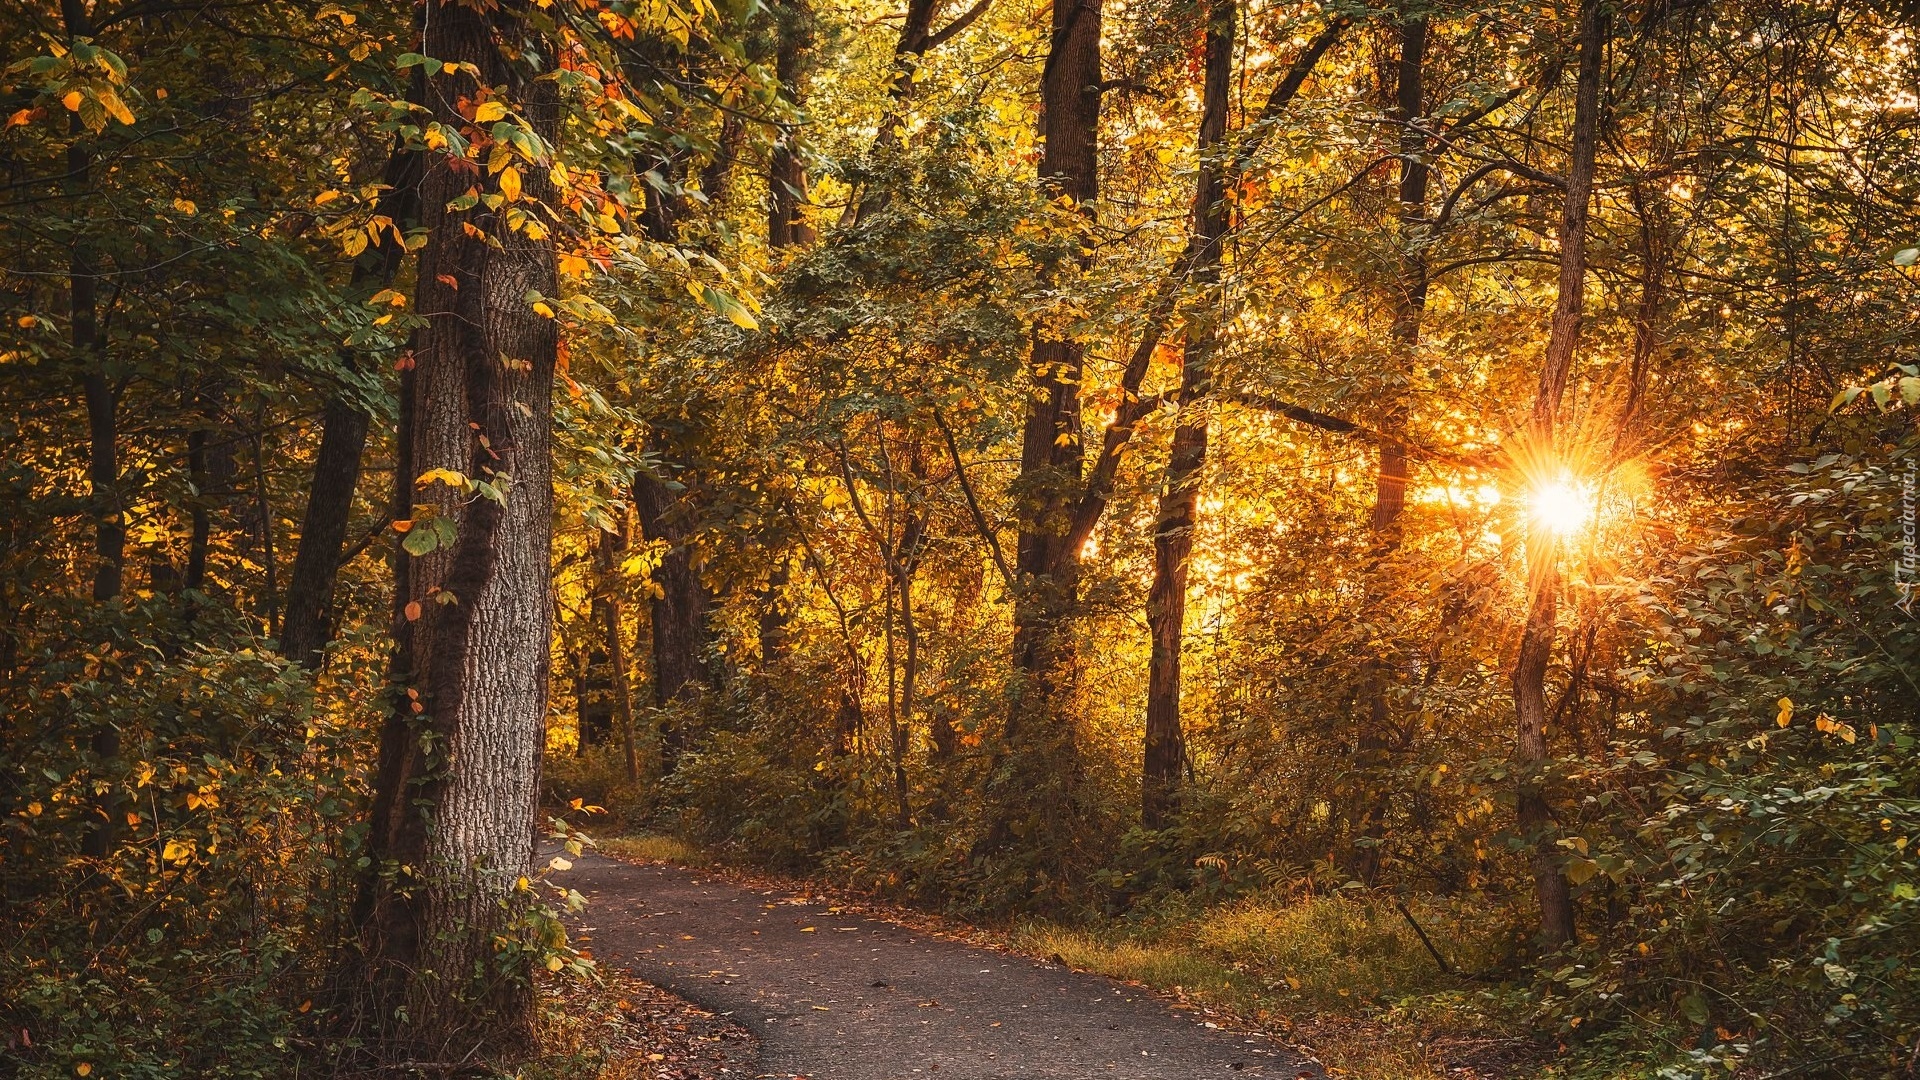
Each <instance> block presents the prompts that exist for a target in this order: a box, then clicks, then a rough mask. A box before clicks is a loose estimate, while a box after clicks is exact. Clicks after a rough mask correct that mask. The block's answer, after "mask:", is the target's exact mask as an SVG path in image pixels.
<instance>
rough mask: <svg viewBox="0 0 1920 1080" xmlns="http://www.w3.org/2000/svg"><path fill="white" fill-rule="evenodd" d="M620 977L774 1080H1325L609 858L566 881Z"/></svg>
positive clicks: (1149, 1018)
mask: <svg viewBox="0 0 1920 1080" xmlns="http://www.w3.org/2000/svg"><path fill="white" fill-rule="evenodd" d="M555 880H556V881H557V882H563V883H566V884H569V885H571V886H572V887H573V888H576V889H578V890H579V891H580V892H581V893H582V894H584V895H585V896H586V897H587V899H588V906H587V910H586V911H585V912H584V913H583V914H582V915H581V916H580V917H579V919H578V920H576V926H575V929H576V932H577V934H578V936H579V937H580V938H581V939H582V944H583V945H584V946H585V947H586V948H588V949H590V950H591V951H592V953H593V955H594V956H595V957H596V959H598V961H599V962H600V963H602V964H607V965H622V966H625V967H627V968H629V969H631V970H632V971H633V973H634V974H636V975H638V976H639V977H640V978H642V979H645V980H647V981H648V982H651V983H654V984H656V985H659V986H663V987H666V988H667V989H669V990H672V991H673V992H675V993H677V994H680V995H681V996H683V997H685V998H687V999H689V1000H691V1001H693V1002H696V1003H698V1004H699V1005H702V1006H704V1007H706V1008H708V1009H712V1010H714V1011H715V1012H724V1013H728V1014H730V1015H731V1016H732V1017H733V1018H734V1019H735V1020H737V1021H739V1022H740V1023H741V1024H742V1025H744V1026H745V1027H746V1028H747V1029H748V1030H750V1031H752V1032H753V1033H754V1034H755V1035H757V1036H758V1037H759V1038H760V1040H761V1055H762V1060H761V1066H760V1067H761V1070H762V1072H761V1075H763V1076H772V1077H806V1078H808V1080H910V1078H916V1077H917V1078H923V1080H929V1078H936V1077H937V1078H940V1080H1086V1078H1095V1077H1099V1078H1106V1077H1126V1078H1129V1080H1198V1078H1204V1077H1211V1076H1219V1077H1229V1076H1245V1077H1255V1076H1258V1077H1282V1078H1285V1080H1297V1078H1298V1077H1301V1076H1303V1075H1304V1076H1311V1077H1318V1076H1320V1075H1321V1071H1320V1069H1319V1067H1318V1066H1317V1065H1315V1064H1313V1063H1312V1062H1310V1061H1308V1060H1307V1059H1305V1058H1303V1057H1301V1056H1300V1055H1299V1054H1298V1053H1296V1052H1295V1051H1293V1050H1290V1049H1288V1048H1287V1047H1285V1046H1283V1045H1281V1044H1279V1043H1277V1042H1274V1041H1272V1040H1269V1039H1263V1038H1255V1037H1251V1036H1247V1035H1241V1034H1235V1033H1232V1032H1227V1031H1224V1030H1218V1029H1211V1028H1207V1027H1205V1026H1203V1025H1201V1024H1198V1023H1195V1022H1193V1021H1191V1020H1188V1019H1186V1018H1184V1017H1181V1016H1177V1015H1175V1014H1173V1013H1172V1012H1170V1011H1168V1010H1167V1009H1166V1008H1165V1007H1164V1006H1163V1005H1162V1004H1161V1003H1160V1002H1159V1001H1157V1000H1156V999H1155V998H1153V997H1152V996H1151V995H1150V994H1148V993H1146V992H1145V991H1142V990H1140V989H1138V988H1136V987H1131V986H1127V985H1125V984H1122V983H1118V982H1115V981H1113V980H1110V979H1105V978H1101V977H1099V976H1094V975H1084V974H1078V973H1075V972H1072V971H1068V970H1066V969H1064V968H1061V967H1058V966H1054V965H1048V964H1042V963H1038V962H1036V961H1033V960H1030V959H1027V958H1025V957H1022V956H1017V955H1012V954H1008V953H1000V952H992V951H988V950H985V949H978V948H974V947H971V946H968V945H963V944H960V943H958V942H954V941H947V940H943V939H940V938H934V937H929V936H927V935H926V934H924V933H922V932H919V931H916V930H910V929H908V928H906V927H903V926H899V925H896V924H894V923H890V922H883V921H879V920H875V919H871V918H864V917H860V916H855V915H851V914H835V913H834V912H833V911H831V910H829V908H828V907H827V906H826V905H823V904H817V903H809V902H806V901H805V900H804V899H803V898H798V897H795V896H794V895H793V894H791V893H788V892H785V891H782V890H768V891H761V890H757V889H748V888H742V887H740V886H738V885H734V884H731V883H729V882H726V881H723V880H719V879H716V878H714V877H710V876H708V875H705V874H702V873H700V872H699V871H695V870H687V869H683V868H680V867H674V866H664V865H646V866H641V865H634V864H631V863H625V862H619V861H616V860H613V859H609V858H605V857H603V856H598V855H587V856H585V857H583V858H581V859H579V860H577V861H575V863H574V866H573V869H572V870H570V871H567V872H565V873H561V874H559V875H557V876H556V879H555Z"/></svg>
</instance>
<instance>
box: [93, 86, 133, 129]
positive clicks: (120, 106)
mask: <svg viewBox="0 0 1920 1080" xmlns="http://www.w3.org/2000/svg"><path fill="white" fill-rule="evenodd" d="M99 96H100V104H101V105H103V106H105V107H106V110H107V115H108V116H111V117H113V118H114V119H115V120H118V121H120V122H121V123H123V124H127V125H129V126H131V125H132V124H133V110H132V109H129V108H127V103H126V102H124V101H121V100H120V95H119V94H116V93H114V92H113V91H111V90H105V91H102V92H101V93H100V95H99Z"/></svg>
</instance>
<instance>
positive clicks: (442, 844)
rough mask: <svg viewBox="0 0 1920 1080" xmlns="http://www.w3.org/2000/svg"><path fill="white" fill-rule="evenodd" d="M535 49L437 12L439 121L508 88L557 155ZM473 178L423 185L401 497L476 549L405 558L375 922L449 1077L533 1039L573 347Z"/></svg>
mask: <svg viewBox="0 0 1920 1080" xmlns="http://www.w3.org/2000/svg"><path fill="white" fill-rule="evenodd" d="M530 32H531V31H530V30H529V28H528V27H527V25H526V23H525V21H524V20H523V17H522V14H521V11H520V9H518V8H514V7H505V8H502V7H493V8H487V9H484V10H483V9H481V8H478V7H475V6H471V5H467V4H463V3H459V2H457V0H429V3H428V5H427V8H426V11H425V31H424V35H423V41H422V44H421V50H420V51H421V52H422V53H424V54H425V55H429V56H432V57H435V58H436V59H441V60H445V61H447V62H448V66H447V67H446V68H444V69H443V70H442V71H441V72H440V73H439V74H437V75H435V76H434V77H432V78H431V79H429V80H428V81H427V84H426V86H425V94H424V96H425V101H424V102H423V104H425V105H426V106H427V107H428V109H429V110H430V111H431V113H432V115H433V116H434V117H435V118H436V119H438V120H439V121H440V122H442V123H446V124H449V125H452V126H454V127H456V128H459V127H469V128H470V127H471V125H470V123H469V122H468V121H467V120H465V119H464V118H463V117H462V115H461V114H460V112H459V111H458V110H457V103H460V102H462V101H466V102H471V101H473V100H476V99H478V98H479V97H480V96H482V94H483V93H484V92H485V88H488V87H502V86H505V87H508V88H509V92H510V93H516V94H517V95H519V96H518V98H517V100H515V101H514V104H515V105H516V106H517V107H518V110H519V111H520V112H521V113H522V114H523V115H525V116H527V117H528V119H529V120H530V121H531V123H532V125H533V128H534V130H535V132H536V133H538V134H540V135H541V136H542V137H543V138H546V139H551V138H553V136H554V135H555V133H556V128H557V124H556V120H557V113H558V105H557V101H556V99H555V92H556V91H555V88H554V84H553V83H552V82H550V81H546V80H538V79H535V78H533V77H531V73H530V72H527V71H525V70H523V69H522V68H521V67H520V65H519V64H517V63H516V62H515V61H513V60H510V59H509V57H510V56H515V55H518V53H519V50H520V49H521V48H523V47H524V44H525V40H526V36H527V34H528V33H530ZM455 64H460V65H463V67H461V68H456V67H455V66H454V65H455ZM464 65H472V66H473V67H474V68H477V69H478V71H479V73H480V75H479V78H477V79H476V78H475V77H473V76H472V75H470V74H467V73H466V72H467V70H469V69H466V68H465V67H464ZM456 164H459V163H457V162H454V161H450V160H448V159H446V158H444V157H440V156H436V157H434V158H432V159H430V160H429V161H428V163H427V164H426V167H425V169H424V170H423V175H422V180H421V207H422V210H423V220H424V224H425V225H426V228H427V235H428V242H427V245H426V247H425V249H424V250H423V251H422V253H421V268H420V287H419V308H420V310H421V311H423V312H427V313H429V316H428V319H429V321H428V323H427V325H426V326H425V327H424V328H423V329H422V330H421V331H420V333H419V340H418V348H417V349H416V351H415V354H414V370H413V371H412V372H411V377H410V378H408V379H405V380H403V387H404V392H405V394H406V398H405V399H404V400H403V402H402V415H403V434H404V435H405V438H406V442H407V445H406V446H405V448H404V450H403V454H402V460H401V464H402V465H404V466H405V468H404V469H403V470H402V471H401V472H400V474H399V477H398V479H397V486H398V487H399V489H400V497H401V499H402V500H404V501H405V503H406V504H409V505H410V504H412V503H415V502H417V503H421V504H424V505H426V506H429V507H431V508H432V512H433V513H434V514H436V515H437V516H439V517H441V518H444V519H447V520H451V521H453V522H454V523H455V524H456V526H457V536H456V538H455V539H454V540H453V542H452V544H451V545H450V546H447V545H442V546H440V547H437V548H435V549H432V550H426V551H424V552H423V553H422V554H419V555H417V556H413V557H411V558H409V557H407V556H405V555H402V556H401V557H400V558H399V559H398V562H399V563H400V565H401V567H402V569H401V570H400V571H399V573H398V574H397V575H396V585H397V587H398V590H397V595H396V598H395V599H396V603H397V604H398V606H399V611H398V613H397V615H398V617H397V619H396V623H395V638H396V639H397V642H398V646H399V647H398V649H397V651H396V653H395V658H394V668H393V672H394V681H395V683H396V684H397V686H398V687H399V688H402V689H404V691H405V692H404V693H396V694H395V695H394V697H395V700H396V702H397V703H398V704H397V707H396V708H395V711H394V713H393V714H392V716H391V718H390V719H389V721H388V723H387V724H386V726H385V728H384V729H383V731H382V736H381V748H380V750H381V752H380V764H379V771H378V774H377V776H376V780H375V788H374V806H373V812H372V821H371V828H370V830H369V833H368V846H369V854H370V855H371V856H372V858H373V870H372V876H371V878H370V880H369V882H368V887H367V894H366V899H365V902H364V913H365V918H364V919H362V920H361V924H362V926H363V927H364V928H365V929H364V937H363V948H364V950H365V953H366V956H367V958H368V960H369V962H370V964H371V970H370V971H369V972H368V975H369V977H370V983H369V986H370V990H371V991H372V995H373V1000H372V1002H371V1003H370V1004H371V1005H372V1011H371V1013H370V1014H369V1015H370V1017H371V1018H372V1019H373V1021H374V1022H375V1023H376V1024H377V1025H378V1031H379V1034H380V1036H381V1038H382V1049H383V1050H385V1051H387V1052H388V1053H390V1054H394V1055H399V1054H405V1055H407V1056H409V1057H411V1058H413V1059H415V1060H430V1061H431V1060H462V1059H465V1058H466V1057H467V1056H468V1055H469V1054H470V1053H472V1052H474V1051H475V1049H476V1048H478V1049H480V1050H482V1051H485V1050H490V1049H500V1048H509V1047H514V1046H517V1045H522V1044H524V1043H525V1042H526V1041H527V1040H529V1039H530V1038H531V1028H532V1018H533V1009H532V1006H533V998H532V990H531V980H530V977H529V974H528V973H527V972H526V971H524V970H521V969H519V968H518V967H517V965H515V964H514V963H512V962H511V958H512V957H513V956H514V955H515V954H514V953H512V952H508V953H505V954H503V953H502V951H501V946H500V944H499V942H501V941H503V940H504V941H508V942H512V943H514V948H516V949H518V948H523V947H525V946H527V945H528V944H530V943H528V942H526V941H525V935H526V933H527V931H526V929H525V925H524V923H522V922H521V921H520V920H519V919H518V917H517V912H518V911H519V910H520V909H521V906H522V904H521V899H520V898H521V897H522V895H523V894H522V893H521V892H520V891H519V890H518V889H517V887H516V882H517V880H518V879H519V878H520V877H522V876H527V875H531V874H532V872H533V835H534V821H535V810H536V798H537V793H538V788H539V768H540V748H541V741H542V736H543V730H544V724H545V720H546V707H547V681H548V666H549V651H548V650H549V646H550V641H549V630H550V622H549V620H550V617H551V604H550V602H549V601H550V581H549V575H550V562H551V541H552V538H551V533H550V529H551V520H552V474H551V460H550V451H549V427H550V416H551V411H550V410H551V392H552V385H551V383H552V376H553V368H554V361H555V356H556V352H557V346H558V332H557V329H556V326H555V323H554V322H553V320H551V319H546V318H543V317H541V316H540V315H539V314H537V313H535V312H534V311H533V310H532V307H531V305H530V304H529V303H528V302H527V300H526V297H527V294H528V292H529V291H530V290H533V291H538V292H540V293H541V294H544V295H549V296H551V295H554V294H555V293H557V292H558V283H557V274H556V273H555V256H554V249H553V243H552V240H551V239H539V240H536V239H533V238H531V237H528V236H526V235H525V234H524V233H518V232H514V231H512V230H511V229H509V228H508V227H507V224H506V217H505V214H504V213H501V212H498V211H496V210H494V209H489V208H488V207H487V206H486V204H485V202H484V201H483V202H482V203H480V204H479V205H477V206H475V207H472V208H470V209H466V210H455V209H452V208H449V206H448V204H449V202H450V201H452V200H454V199H455V198H456V197H458V196H459V195H461V194H462V193H463V192H465V191H467V190H468V189H469V188H470V187H473V186H476V185H477V186H479V187H480V189H481V191H482V193H483V194H504V192H503V191H502V188H503V185H502V183H501V179H500V177H501V174H500V173H495V172H489V171H487V170H486V169H484V168H483V169H481V170H480V171H479V172H478V173H477V174H476V173H475V172H474V171H473V170H472V169H471V168H468V167H465V166H464V165H463V166H462V167H458V168H456V167H455V165H456ZM522 184H523V189H524V192H525V195H526V196H527V197H528V198H530V199H534V200H549V199H551V198H552V197H553V191H552V188H551V185H550V183H549V181H548V171H547V169H546V168H545V167H543V166H539V165H533V164H529V165H527V167H525V168H524V169H523V170H522ZM469 226H470V227H471V228H472V230H473V232H468V231H467V230H468V227H469ZM475 233H477V234H478V235H475ZM416 470H450V471H453V472H456V473H460V474H463V475H464V476H465V477H467V478H468V480H469V481H470V482H471V481H481V482H486V483H490V484H493V485H495V486H496V487H497V488H498V489H499V492H500V495H501V497H500V498H498V499H495V498H491V497H488V496H487V495H485V494H484V493H469V492H468V491H467V490H463V489H461V488H458V487H456V486H454V485H451V484H448V483H445V482H439V481H436V482H432V483H429V484H426V485H424V486H422V487H419V488H418V489H415V488H414V486H413V480H414V478H415V477H416V476H417V475H419V473H418V472H416ZM414 528H415V530H420V529H421V528H422V522H420V521H416V524H415V526H414ZM518 955H526V954H525V953H520V954H518ZM503 961H505V962H503ZM401 1018H404V1019H401Z"/></svg>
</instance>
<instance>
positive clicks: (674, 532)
mask: <svg viewBox="0 0 1920 1080" xmlns="http://www.w3.org/2000/svg"><path fill="white" fill-rule="evenodd" d="M633 506H634V510H635V511H636V512H637V514H638V516H639V519H640V529H641V535H643V536H644V537H645V538H646V539H647V540H648V541H649V542H655V543H660V542H664V543H666V544H667V545H668V547H667V552H666V554H664V555H662V556H661V558H660V564H659V566H657V567H656V568H655V569H654V572H653V582H654V585H655V586H657V593H656V595H655V596H654V598H653V602H652V604H651V605H650V611H651V615H652V621H653V703H654V704H655V705H656V706H660V707H662V708H665V707H666V706H668V705H671V704H673V703H674V702H677V701H681V700H683V699H685V698H687V697H689V696H691V695H693V694H694V693H695V692H697V691H698V689H699V688H700V687H702V686H704V685H705V684H706V682H707V678H706V667H705V654H706V645H707V642H706V632H707V613H708V609H709V608H710V606H711V601H710V600H709V598H708V596H707V591H706V587H705V586H704V585H703V584H702V583H701V581H700V572H699V570H698V569H696V568H695V567H694V565H693V550H692V548H691V547H690V546H689V545H688V543H687V539H688V536H689V533H690V530H689V529H688V528H687V522H686V520H685V512H686V507H685V506H684V505H682V504H680V503H679V502H678V500H676V499H675V498H674V495H673V492H671V491H669V490H668V489H667V486H666V485H665V484H663V483H661V482H660V480H659V479H657V478H656V477H654V476H652V475H650V474H647V473H641V474H640V475H638V476H636V477H634V481H633ZM663 725H664V726H663V727H662V729H661V731H660V768H661V771H662V772H663V773H671V772H673V770H674V768H675V766H676V765H677V764H678V763H679V758H680V753H681V751H683V750H685V749H686V743H687V735H688V733H687V732H685V731H683V730H681V728H680V727H679V726H678V725H677V724H676V723H675V722H673V721H672V720H671V719H668V720H665V721H663Z"/></svg>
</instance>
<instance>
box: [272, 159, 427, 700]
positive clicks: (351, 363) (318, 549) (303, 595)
mask: <svg viewBox="0 0 1920 1080" xmlns="http://www.w3.org/2000/svg"><path fill="white" fill-rule="evenodd" d="M419 171H420V155H419V154H417V153H414V152H412V151H409V150H405V149H402V148H398V147H396V148H395V149H394V151H393V153H392V155H391V156H389V158H388V160H387V167H386V171H385V173H384V175H383V176H382V177H381V182H382V184H384V185H385V187H386V191H385V192H383V193H382V194H381V196H380V198H379V199H378V200H377V201H376V203H375V208H374V213H375V214H376V215H378V216H382V217H387V218H391V219H392V220H393V222H394V226H395V228H394V229H388V230H382V231H381V233H380V236H379V238H378V239H377V240H375V241H374V242H373V243H372V244H370V245H368V247H367V250H366V251H365V252H362V253H361V256H360V258H359V259H358V260H357V261H355V263H354V266H353V286H352V287H351V288H349V289H348V296H349V297H350V298H352V299H354V300H361V299H364V297H363V296H362V294H363V293H365V292H366V291H368V290H369V289H372V288H380V287H385V286H387V285H390V284H392V283H393V278H394V275H395V274H396V273H398V272H399V269H400V261H401V259H402V258H403V257H405V255H406V248H405V245H404V244H403V243H402V241H401V239H400V236H399V235H396V231H395V230H399V231H402V232H404V230H405V229H406V228H407V227H408V226H409V225H411V224H412V223H413V222H415V221H416V220H417V219H418V218H419V216H420V200H419V194H418V191H417V187H418V185H419V182H420V180H419ZM340 360H341V363H342V364H344V365H345V366H347V367H348V368H355V367H358V366H359V365H360V363H361V359H360V357H358V356H357V355H356V354H355V353H354V351H353V350H351V349H342V350H341V353H340ZM369 419H370V418H369V417H368V415H367V413H366V410H365V409H363V408H362V407H361V406H360V405H358V404H357V403H356V402H354V400H353V399H352V397H351V396H350V395H349V394H347V393H345V392H340V393H335V394H332V395H330V396H328V398H327V403H326V406H325V409H324V411H323V412H322V414H321V420H320V448H319V450H318V451H317V453H316V455H315V457H314V462H313V481H312V483H311V484H309V485H308V488H307V510H306V514H305V515H304V516H303V518H302V519H301V525H300V543H299V546H298V547H297V548H296V549H295V552H294V558H293V572H292V574H291V575H290V576H289V578H288V580H287V607H286V618H285V622H284V624H283V626H282V628H281V631H280V652H281V654H282V655H284V656H286V658H287V659H289V660H293V661H295V662H297V663H300V664H303V665H305V666H306V667H307V669H308V670H310V671H311V670H314V669H317V668H318V667H319V666H320V659H321V655H322V651H323V650H324V649H325V648H326V646H327V642H328V641H330V640H331V639H332V637H333V589H334V583H335V580H336V579H337V578H338V576H339V571H340V553H341V551H342V549H343V548H344V547H345V544H346V539H347V525H348V523H349V522H350V521H351V520H352V517H353V501H354V494H355V492H356V491H357V490H358V489H359V486H360V459H361V455H362V453H363V452H364V451H365V450H366V445H367V426H368V422H369Z"/></svg>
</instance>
